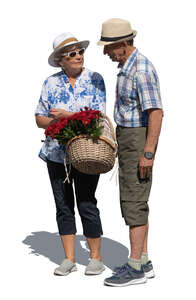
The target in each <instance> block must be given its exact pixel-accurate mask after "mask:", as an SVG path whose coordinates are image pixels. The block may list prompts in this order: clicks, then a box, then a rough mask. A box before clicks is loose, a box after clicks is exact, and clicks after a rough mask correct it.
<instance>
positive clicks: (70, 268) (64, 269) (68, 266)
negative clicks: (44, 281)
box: [54, 258, 77, 276]
mask: <svg viewBox="0 0 196 300" xmlns="http://www.w3.org/2000/svg"><path fill="white" fill-rule="evenodd" d="M74 271H77V267H76V264H75V263H73V262H72V261H71V260H70V259H68V258H66V259H64V260H63V261H62V263H61V264H60V266H59V267H58V268H56V269H55V270H54V274H55V275H61V276H65V275H68V274H69V273H71V272H74Z"/></svg>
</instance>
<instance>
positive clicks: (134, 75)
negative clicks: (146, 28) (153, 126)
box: [114, 49, 162, 127]
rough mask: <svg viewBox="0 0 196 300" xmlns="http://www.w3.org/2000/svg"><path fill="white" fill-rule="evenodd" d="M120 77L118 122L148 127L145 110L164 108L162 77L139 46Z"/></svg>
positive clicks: (118, 86)
mask: <svg viewBox="0 0 196 300" xmlns="http://www.w3.org/2000/svg"><path fill="white" fill-rule="evenodd" d="M119 67H120V64H119ZM117 76H118V79H117V85H116V102H115V106H114V120H115V122H116V123H117V125H120V126H123V127H142V126H147V125H148V112H147V111H146V110H147V109H150V108H160V109H162V103H161V95H160V88H159V79H158V75H157V73H156V70H155V68H154V66H153V65H152V63H151V62H150V61H149V60H148V59H147V58H146V57H145V56H143V55H142V54H141V53H140V52H139V51H138V50H137V49H136V50H135V51H134V52H133V53H132V54H131V55H130V56H129V58H128V59H127V61H126V62H125V64H124V65H123V67H122V68H121V70H120V72H119V73H118V75H117Z"/></svg>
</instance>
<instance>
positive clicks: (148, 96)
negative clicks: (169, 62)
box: [137, 72, 163, 111]
mask: <svg viewBox="0 0 196 300" xmlns="http://www.w3.org/2000/svg"><path fill="white" fill-rule="evenodd" d="M137 87H138V96H139V100H140V104H141V109H142V111H144V110H147V109H150V108H160V109H162V108H163V107H162V102H161V95H160V87H159V79H158V77H157V75H156V74H155V73H153V72H138V73H137Z"/></svg>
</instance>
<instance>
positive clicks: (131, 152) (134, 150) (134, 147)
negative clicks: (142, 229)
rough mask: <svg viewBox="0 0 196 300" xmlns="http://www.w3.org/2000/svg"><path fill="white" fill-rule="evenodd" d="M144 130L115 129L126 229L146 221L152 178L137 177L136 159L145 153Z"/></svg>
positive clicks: (137, 165)
mask: <svg viewBox="0 0 196 300" xmlns="http://www.w3.org/2000/svg"><path fill="white" fill-rule="evenodd" d="M146 137H147V127H121V126H117V127H116V138H117V142H118V159H119V185H120V205H121V213H122V217H123V218H124V219H125V223H126V224H127V225H129V226H131V227H132V226H139V225H145V224H147V221H148V214H149V207H148V203H147V202H148V198H149V194H150V189H151V185H152V176H151V177H150V178H149V179H148V180H144V179H141V178H140V174H139V160H140V157H141V155H142V153H143V150H144V145H145V141H146Z"/></svg>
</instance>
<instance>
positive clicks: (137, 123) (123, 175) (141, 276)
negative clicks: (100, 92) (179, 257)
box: [98, 19, 163, 286]
mask: <svg viewBox="0 0 196 300" xmlns="http://www.w3.org/2000/svg"><path fill="white" fill-rule="evenodd" d="M136 34H137V32H136V31H135V30H133V29H132V28H131V25H130V23H129V22H127V21H125V20H122V19H110V20H108V21H106V22H105V23H103V25H102V35H101V39H100V41H99V42H98V45H103V46H104V54H107V55H108V56H109V57H110V59H111V60H112V61H114V62H118V63H119V65H118V67H119V68H120V71H119V73H118V75H117V76H118V77H117V85H116V102H115V107H114V120H115V122H116V124H117V128H116V136H117V142H118V158H119V184H120V204H121V212H122V217H123V218H124V219H125V223H126V225H128V226H129V228H130V244H131V254H130V258H129V260H128V262H126V263H125V264H124V265H122V266H120V267H117V268H115V270H114V274H113V276H112V277H110V278H106V279H105V281H104V283H105V284H106V285H110V286H126V285H130V284H136V283H144V282H146V278H152V277H154V271H153V266H152V262H151V261H150V260H149V259H148V253H147V238H148V213H149V207H148V198H149V193H150V189H151V184H152V168H153V164H154V159H155V152H156V148H157V144H158V138H159V134H160V130H161V124H162V117H163V110H162V103H161V96H160V88H159V80H158V76H157V73H156V70H155V68H154V66H153V65H152V63H151V62H150V61H149V60H148V59H147V58H146V57H145V56H143V55H142V54H141V53H140V52H139V51H138V49H137V48H136V47H134V44H133V39H134V37H135V36H136Z"/></svg>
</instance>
